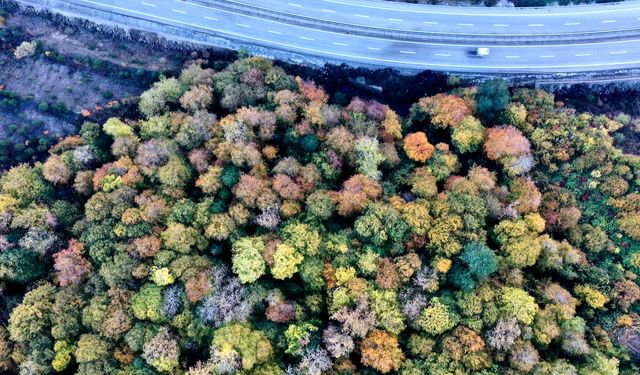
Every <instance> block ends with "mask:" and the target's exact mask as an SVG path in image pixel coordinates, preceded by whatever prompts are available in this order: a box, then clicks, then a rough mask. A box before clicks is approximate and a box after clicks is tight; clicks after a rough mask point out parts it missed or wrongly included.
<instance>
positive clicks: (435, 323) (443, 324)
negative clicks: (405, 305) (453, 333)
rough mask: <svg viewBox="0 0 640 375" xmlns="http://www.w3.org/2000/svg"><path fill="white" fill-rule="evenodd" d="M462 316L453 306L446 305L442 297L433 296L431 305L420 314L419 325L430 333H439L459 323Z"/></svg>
mask: <svg viewBox="0 0 640 375" xmlns="http://www.w3.org/2000/svg"><path fill="white" fill-rule="evenodd" d="M459 320H460V316H459V315H458V314H457V313H456V312H455V310H454V308H453V307H450V306H448V305H445V304H444V303H442V302H441V300H440V298H438V297H433V298H431V301H430V302H429V307H427V308H426V309H424V310H423V311H422V313H421V314H420V318H419V320H418V322H417V323H418V326H420V328H422V329H423V330H424V331H425V332H427V333H428V334H430V335H433V336H435V335H439V334H441V333H443V332H446V331H448V330H450V329H452V328H453V327H455V326H456V325H457V324H458V321H459Z"/></svg>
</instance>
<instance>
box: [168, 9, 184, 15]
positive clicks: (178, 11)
mask: <svg viewBox="0 0 640 375" xmlns="http://www.w3.org/2000/svg"><path fill="white" fill-rule="evenodd" d="M171 11H172V12H176V13H180V14H187V12H185V11H184V10H178V9H171Z"/></svg>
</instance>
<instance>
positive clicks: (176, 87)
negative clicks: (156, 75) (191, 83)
mask: <svg viewBox="0 0 640 375" xmlns="http://www.w3.org/2000/svg"><path fill="white" fill-rule="evenodd" d="M184 91H185V87H184V86H183V85H182V84H181V83H180V82H179V81H178V80H177V79H175V78H165V79H162V80H160V81H158V82H156V83H154V84H153V87H152V88H151V89H149V90H147V91H145V92H143V93H142V95H140V105H139V107H140V112H142V113H143V114H144V115H145V116H147V117H151V116H157V115H161V114H163V112H166V111H167V110H168V109H169V105H170V104H174V103H177V102H178V100H179V99H180V97H181V96H182V94H183V93H184Z"/></svg>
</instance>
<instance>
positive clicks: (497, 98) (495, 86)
mask: <svg viewBox="0 0 640 375" xmlns="http://www.w3.org/2000/svg"><path fill="white" fill-rule="evenodd" d="M510 100H511V97H510V95H509V88H508V87H507V82H506V81H504V80H502V79H499V78H495V79H490V80H488V81H484V82H483V83H482V84H481V85H480V87H478V92H477V93H476V111H477V113H478V116H479V117H480V119H481V120H482V121H483V122H484V123H493V122H495V121H496V120H497V119H498V117H499V116H500V112H502V111H503V110H504V109H505V108H506V107H507V105H508V104H509V101H510Z"/></svg>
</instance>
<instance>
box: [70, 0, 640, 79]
mask: <svg viewBox="0 0 640 375" xmlns="http://www.w3.org/2000/svg"><path fill="white" fill-rule="evenodd" d="M81 1H82V2H85V3H89V4H95V5H100V6H103V7H105V8H111V9H117V10H121V11H125V12H129V13H133V14H138V15H143V16H147V17H149V18H155V19H159V20H163V21H168V22H174V23H177V24H182V25H185V26H190V27H195V28H198V29H204V30H209V31H213V32H218V33H223V34H227V35H231V36H236V37H240V38H245V39H248V40H254V41H256V42H262V43H270V44H273V45H278V46H281V47H287V48H296V49H300V50H304V51H308V52H312V53H318V54H322V55H331V56H335V57H340V58H347V59H354V60H369V61H376V62H381V63H392V64H403V65H409V66H416V67H438V68H448V69H449V68H453V69H486V70H505V69H522V67H521V66H508V65H502V66H501V65H461V64H436V63H428V62H420V61H408V60H397V59H382V58H374V57H369V56H358V55H349V54H343V53H336V52H333V51H323V50H317V49H313V48H308V47H302V46H296V45H291V44H287V43H280V42H276V41H273V40H267V39H262V38H256V37H252V36H247V35H242V34H238V33H234V32H232V31H228V30H224V29H214V28H211V27H207V26H204V25H198V24H193V23H189V22H184V21H179V20H174V19H171V18H166V17H161V16H157V15H154V14H149V13H144V12H140V11H136V10H133V9H127V8H122V7H118V6H115V5H110V4H104V3H100V2H97V1H91V0H81ZM622 42H623V41H620V42H619V43H622ZM633 42H638V40H634V41H633ZM610 43H612V42H603V43H595V44H610ZM573 45H575V44H573ZM556 46H557V45H556ZM568 46H571V45H568ZM526 47H527V48H531V46H526ZM539 47H544V45H541V46H539ZM637 64H640V60H632V61H618V62H616V63H613V64H612V63H588V64H570V65H539V66H535V67H534V68H531V69H575V68H595V67H612V66H622V65H637Z"/></svg>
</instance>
